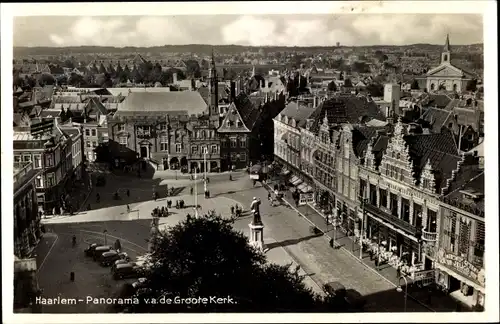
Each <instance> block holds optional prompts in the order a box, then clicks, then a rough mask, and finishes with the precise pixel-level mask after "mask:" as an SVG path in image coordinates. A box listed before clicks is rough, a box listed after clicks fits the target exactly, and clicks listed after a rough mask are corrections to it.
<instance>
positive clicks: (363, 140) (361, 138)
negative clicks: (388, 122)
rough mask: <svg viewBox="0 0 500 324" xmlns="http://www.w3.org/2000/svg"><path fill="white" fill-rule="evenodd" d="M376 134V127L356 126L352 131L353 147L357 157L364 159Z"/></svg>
mask: <svg viewBox="0 0 500 324" xmlns="http://www.w3.org/2000/svg"><path fill="white" fill-rule="evenodd" d="M375 134H376V129H375V128H374V127H366V126H355V127H354V128H353V129H352V146H353V149H354V153H355V154H356V156H357V157H362V156H363V155H364V152H365V151H366V148H367V147H368V144H369V143H370V141H371V140H372V138H373V137H374V136H375Z"/></svg>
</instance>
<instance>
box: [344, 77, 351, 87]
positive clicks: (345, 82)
mask: <svg viewBox="0 0 500 324" xmlns="http://www.w3.org/2000/svg"><path fill="white" fill-rule="evenodd" d="M344 87H346V88H352V81H351V79H349V78H347V79H345V80H344Z"/></svg>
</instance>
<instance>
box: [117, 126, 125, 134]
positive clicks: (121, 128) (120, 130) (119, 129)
mask: <svg viewBox="0 0 500 324" xmlns="http://www.w3.org/2000/svg"><path fill="white" fill-rule="evenodd" d="M118 131H119V132H124V131H125V124H119V125H118Z"/></svg>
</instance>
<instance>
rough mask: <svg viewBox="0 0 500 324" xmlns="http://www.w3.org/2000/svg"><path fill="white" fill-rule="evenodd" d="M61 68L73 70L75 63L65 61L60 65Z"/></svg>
mask: <svg viewBox="0 0 500 324" xmlns="http://www.w3.org/2000/svg"><path fill="white" fill-rule="evenodd" d="M62 66H63V67H65V68H68V69H74V68H75V63H73V61H72V60H66V61H64V62H63V64H62Z"/></svg>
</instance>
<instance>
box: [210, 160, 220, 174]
mask: <svg viewBox="0 0 500 324" xmlns="http://www.w3.org/2000/svg"><path fill="white" fill-rule="evenodd" d="M210 172H219V165H218V164H217V162H216V161H212V162H210Z"/></svg>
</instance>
